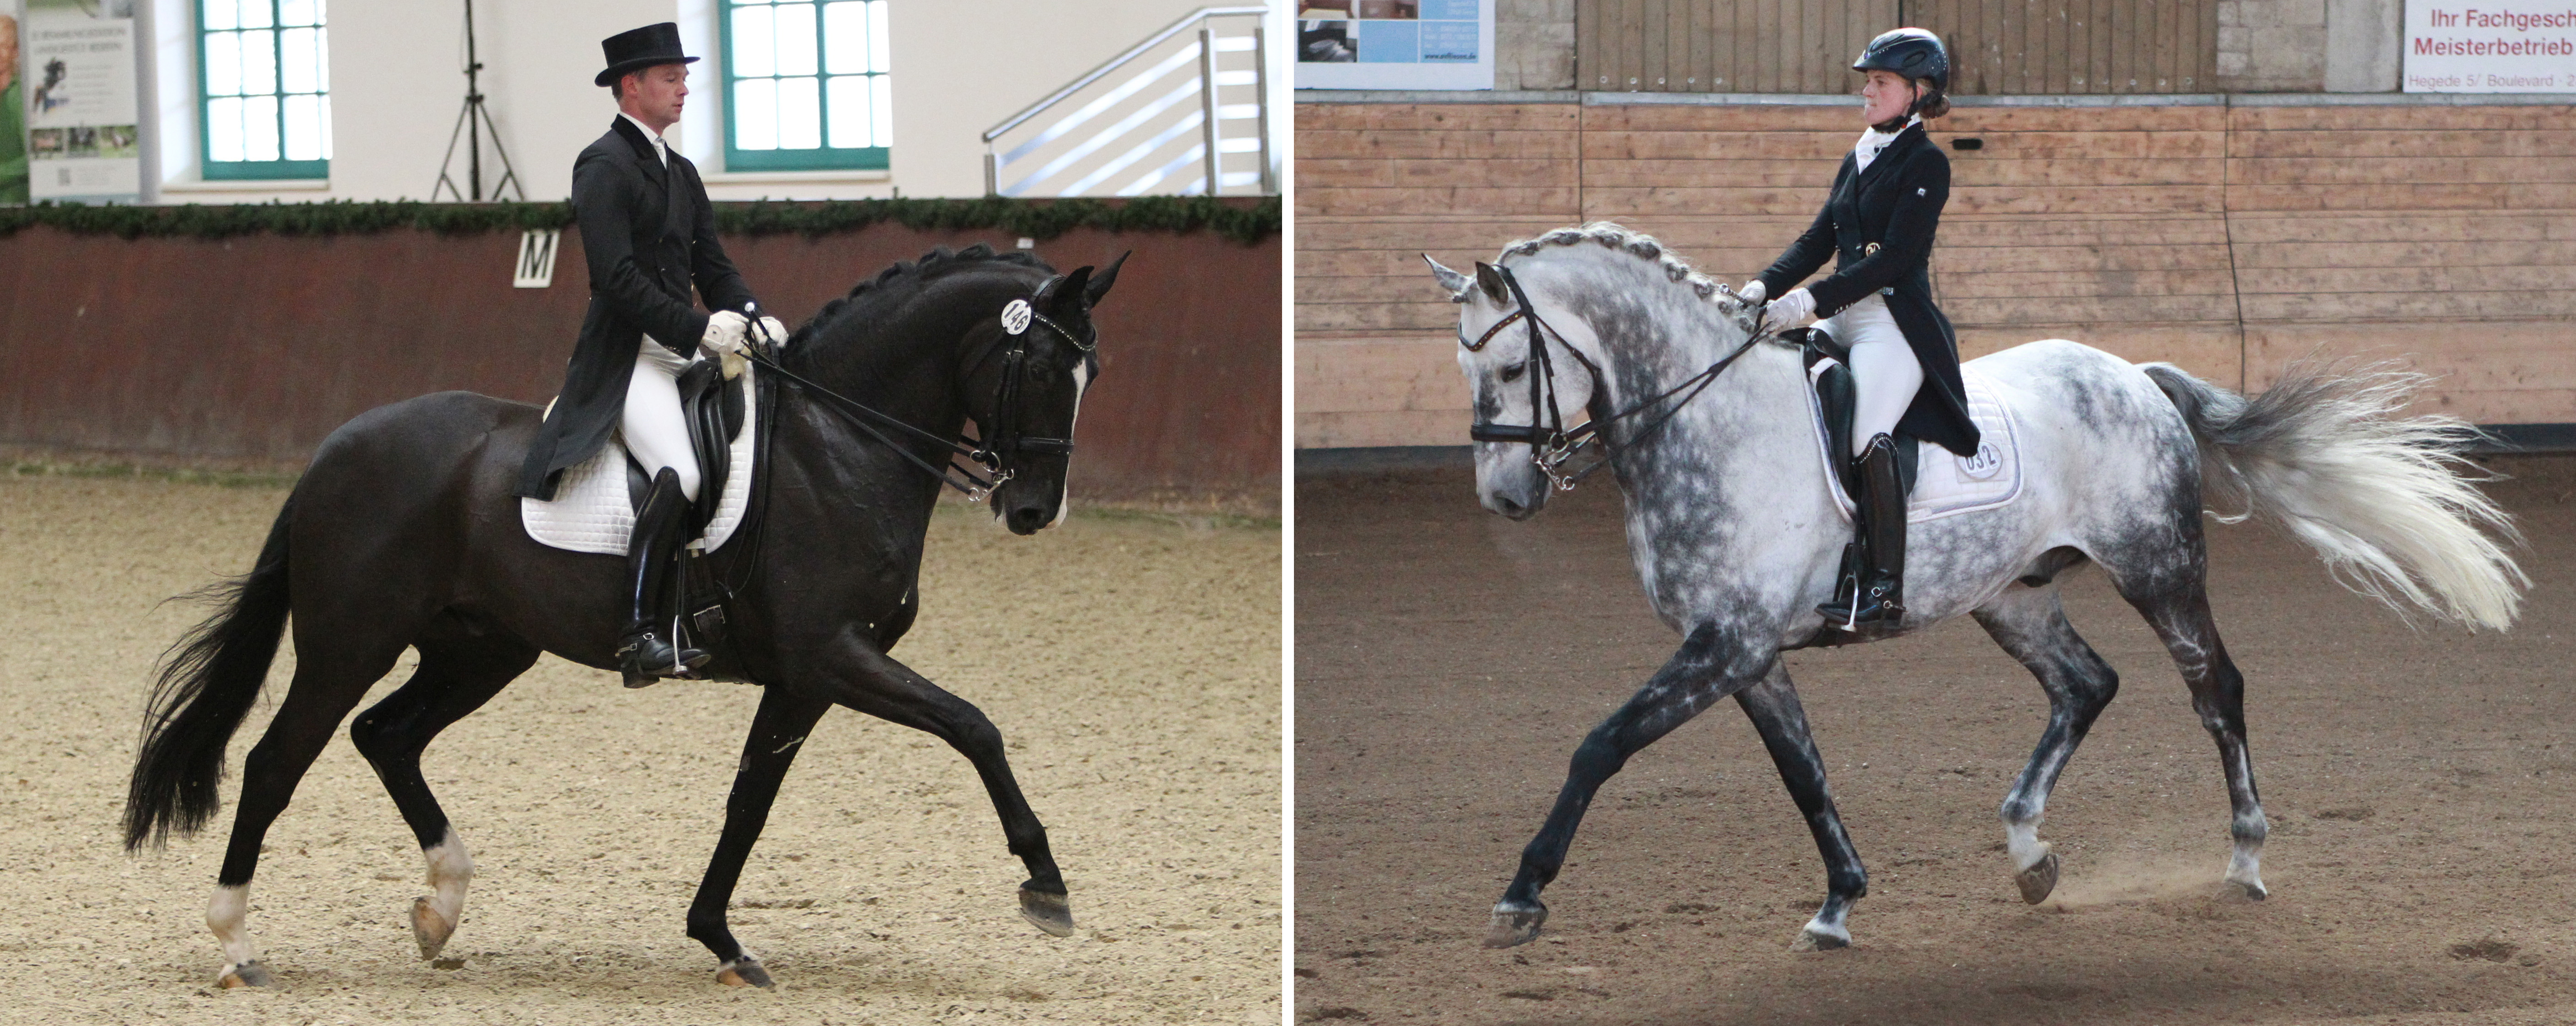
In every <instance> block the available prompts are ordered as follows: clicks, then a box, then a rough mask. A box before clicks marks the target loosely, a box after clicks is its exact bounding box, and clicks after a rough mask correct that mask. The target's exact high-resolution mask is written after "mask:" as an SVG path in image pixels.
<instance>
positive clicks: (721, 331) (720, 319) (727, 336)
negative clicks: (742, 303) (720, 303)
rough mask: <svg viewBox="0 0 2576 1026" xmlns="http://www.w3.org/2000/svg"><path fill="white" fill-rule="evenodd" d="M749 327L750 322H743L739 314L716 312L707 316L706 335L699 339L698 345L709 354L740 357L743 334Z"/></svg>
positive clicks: (728, 311)
mask: <svg viewBox="0 0 2576 1026" xmlns="http://www.w3.org/2000/svg"><path fill="white" fill-rule="evenodd" d="M750 326H751V322H750V321H748V320H745V319H744V318H743V316H742V315H741V314H738V313H735V312H733V311H731V310H718V311H716V312H715V313H713V314H710V315H708V317H707V335H706V337H705V338H702V339H699V340H698V344H699V345H700V346H704V347H705V348H706V350H707V351H708V352H710V353H732V354H735V355H740V354H741V353H742V352H743V344H742V335H743V332H744V331H745V330H747V329H748V328H749V327H750Z"/></svg>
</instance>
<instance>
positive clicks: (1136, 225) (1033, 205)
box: [0, 196, 1280, 245]
mask: <svg viewBox="0 0 2576 1026" xmlns="http://www.w3.org/2000/svg"><path fill="white" fill-rule="evenodd" d="M715 210H716V227H717V230H718V231H721V232H723V233H725V234H728V235H790V234H801V235H805V236H807V237H814V236H822V235H834V234H839V233H842V232H854V231H858V230H860V229H863V228H866V227H868V226H870V225H874V224H881V223H886V222H892V223H894V224H900V225H902V226H904V227H906V228H913V229H920V230H927V231H960V230H972V229H978V228H990V229H999V230H1001V231H1005V232H1009V233H1011V234H1013V235H1025V236H1028V237H1030V238H1034V239H1052V238H1054V237H1056V236H1058V235H1062V234H1064V233H1065V232H1067V231H1071V230H1073V229H1075V228H1098V229H1102V230H1104V231H1112V232H1127V231H1164V232H1190V231H1197V230H1199V229H1207V230H1209V231H1213V232H1215V233H1217V234H1218V235H1221V236H1224V237H1225V238H1228V239H1232V240H1234V241H1236V242H1241V243H1245V244H1247V245H1249V244H1252V243H1257V242H1260V241H1262V240H1263V239H1267V238H1270V237H1271V236H1274V235H1277V234H1279V221H1280V207H1279V198H1278V197H1276V196H1270V197H1264V198H1263V199H1262V200H1261V201H1260V202H1259V203H1257V204H1252V205H1249V206H1239V205H1234V204H1229V203H1227V202H1225V201H1223V200H1217V199H1211V198H1208V197H1205V196H1140V197H1136V198H1134V199H1124V200H1096V199H1056V200H1026V199H1011V198H1006V197H1000V196H986V197H982V198H977V199H905V198H901V197H897V198H895V199H867V200H826V201H821V202H813V203H796V202H774V201H770V200H758V201H753V202H747V203H744V202H726V203H717V204H715ZM39 224H41V225H47V226H50V227H53V228H56V229H59V230H62V231H66V232H70V233H72V234H75V235H114V236H117V237H120V238H125V239H135V238H142V237H145V236H151V237H155V238H168V237H187V238H198V239H221V238H228V237H231V236H235V235H257V234H262V233H266V234H274V235H365V234H372V233H375V232H383V231H390V230H393V229H396V228H409V229H413V230H416V231H427V232H438V233H440V234H443V235H473V234H481V233H484V232H494V231H520V230H526V229H534V228H565V227H569V226H571V224H572V205H571V204H569V203H423V202H420V201H418V200H392V201H375V202H359V201H356V200H337V201H326V202H321V203H274V202H272V203H262V204H256V205H250V204H244V205H229V206H199V205H197V204H193V203H191V204H188V205H185V206H168V207H142V206H123V205H108V206H88V205H85V204H79V203H59V204H58V203H50V202H48V203H41V204H38V205H35V206H30V207H0V237H6V236H9V235H14V234H16V233H17V232H18V231H19V230H20V229H23V228H26V227H28V226H30V225H39Z"/></svg>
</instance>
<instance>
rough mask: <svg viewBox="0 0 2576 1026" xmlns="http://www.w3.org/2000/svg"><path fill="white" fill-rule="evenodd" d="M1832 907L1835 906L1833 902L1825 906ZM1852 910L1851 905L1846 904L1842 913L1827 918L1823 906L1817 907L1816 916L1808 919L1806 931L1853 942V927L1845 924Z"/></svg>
mask: <svg viewBox="0 0 2576 1026" xmlns="http://www.w3.org/2000/svg"><path fill="white" fill-rule="evenodd" d="M1832 907H1833V906H1832V905H1831V904H1827V905H1826V906H1825V908H1832ZM1850 911H1851V909H1850V907H1849V906H1845V907H1844V908H1843V909H1842V914H1840V915H1836V916H1834V917H1833V918H1832V919H1827V918H1825V910H1824V909H1822V908H1820V909H1817V910H1816V915H1815V918H1812V919H1809V920H1807V930H1806V932H1808V933H1811V934H1814V935H1816V936H1819V937H1831V938H1833V939H1835V940H1838V941H1841V942H1843V943H1845V944H1849V943H1851V927H1850V926H1848V925H1845V923H1844V919H1845V917H1846V916H1848V915H1849V914H1850Z"/></svg>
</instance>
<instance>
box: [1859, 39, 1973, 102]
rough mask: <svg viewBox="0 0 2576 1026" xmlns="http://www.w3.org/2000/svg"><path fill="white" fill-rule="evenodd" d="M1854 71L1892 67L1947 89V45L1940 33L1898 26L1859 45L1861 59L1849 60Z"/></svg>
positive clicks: (1948, 67)
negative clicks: (1867, 42)
mask: <svg viewBox="0 0 2576 1026" xmlns="http://www.w3.org/2000/svg"><path fill="white" fill-rule="evenodd" d="M1852 70H1853V71H1870V70H1880V71H1893V72H1895V73H1897V74H1899V75H1903V76H1905V77H1907V78H1918V79H1922V80H1923V81H1926V82H1930V83H1932V88H1934V89H1938V90H1941V91H1943V92H1948V91H1949V90H1950V49H1949V48H1948V47H1945V46H1942V45H1941V37H1939V36H1936V35H1933V34H1932V33H1931V32H1929V31H1926V30H1924V29H1919V28H1901V29H1895V30H1893V31H1888V32H1882V33H1879V36H1878V38H1876V39H1872V40H1870V41H1869V45H1868V46H1867V47H1864V48H1862V49H1861V52H1860V59H1859V60H1856V61H1853V62H1852Z"/></svg>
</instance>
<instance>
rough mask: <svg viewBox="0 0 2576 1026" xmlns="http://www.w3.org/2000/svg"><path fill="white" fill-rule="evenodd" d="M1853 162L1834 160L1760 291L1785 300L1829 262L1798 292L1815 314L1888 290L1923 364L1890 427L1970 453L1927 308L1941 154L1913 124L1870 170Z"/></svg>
mask: <svg viewBox="0 0 2576 1026" xmlns="http://www.w3.org/2000/svg"><path fill="white" fill-rule="evenodd" d="M1858 164H1859V161H1858V160H1856V159H1854V158H1853V157H1852V156H1851V155H1850V154H1844V155H1843V166H1842V170H1840V171H1838V172H1835V174H1834V188H1833V192H1832V193H1831V194H1830V195H1828V196H1827V197H1826V198H1825V209H1824V210H1822V211H1820V212H1818V213H1817V214H1816V223H1815V224H1812V225H1809V226H1808V227H1807V231H1806V234H1803V235H1800V236H1798V241H1796V242H1793V243H1790V244H1789V249H1788V251H1787V252H1785V253H1782V254H1780V259H1779V261H1778V262H1777V263H1774V264H1772V265H1771V269H1770V270H1767V271H1764V272H1762V287H1763V288H1764V289H1766V290H1768V292H1769V294H1770V295H1773V296H1782V295H1787V294H1788V292H1789V290H1791V289H1793V288H1795V287H1797V284H1798V283H1799V282H1801V281H1805V280H1806V278H1807V276H1808V275H1810V274H1814V273H1816V269H1817V268H1819V267H1822V266H1824V264H1825V258H1826V257H1828V256H1830V257H1833V258H1834V273H1833V275H1832V276H1831V277H1828V278H1826V279H1825V280H1823V281H1819V282H1817V283H1815V284H1813V285H1809V286H1807V293H1808V294H1809V295H1812V296H1814V297H1816V316H1818V317H1830V316H1833V315H1834V314H1835V313H1838V312H1840V311H1841V310H1842V309H1843V308H1844V307H1847V306H1850V305H1852V304H1853V303H1857V302H1859V301H1860V300H1861V299H1862V298H1863V297H1866V296H1868V295H1869V294H1870V293H1872V292H1878V291H1881V290H1887V295H1886V296H1885V298H1886V300H1887V312H1888V313H1889V314H1890V315H1891V316H1893V317H1894V318H1895V319H1896V327H1897V330H1899V331H1902V332H1904V333H1905V344H1906V345H1907V346H1909V347H1912V348H1913V350H1914V357H1915V359H1917V360H1920V361H1922V363H1923V387H1922V388H1920V389H1918V390H1916V391H1915V393H1914V404H1913V405H1912V406H1909V407H1906V410H1905V416H1904V417H1903V418H1902V419H1900V420H1898V421H1897V422H1896V427H1897V430H1899V431H1902V432H1904V433H1906V434H1909V435H1913V436H1914V437H1916V438H1920V439H1922V440H1924V441H1927V442H1931V443H1933V444H1935V445H1939V446H1940V447H1942V448H1944V449H1948V450H1950V451H1951V452H1955V453H1958V454H1959V455H1962V456H1968V455H1973V454H1975V453H1976V451H1977V441H1978V439H1977V425H1976V423H1975V422H1974V421H1971V420H1969V419H1968V402H1967V395H1966V393H1967V386H1966V385H1964V384H1962V383H1961V382H1960V380H1959V342H1958V338H1957V336H1955V335H1953V334H1952V333H1951V331H1950V319H1949V318H1947V317H1943V316H1941V310H1940V308H1939V307H1936V306H1933V305H1932V278H1931V270H1930V269H1931V258H1932V233H1933V230H1934V229H1935V228H1937V227H1939V226H1940V223H1941V207H1942V205H1943V204H1945V203H1947V202H1949V199H1950V158H1949V157H1948V156H1947V155H1945V154H1943V153H1942V152H1941V147H1939V146H1936V145H1934V144H1933V142H1932V140H1931V138H1930V137H1928V136H1926V135H1924V134H1923V126H1922V125H1920V124H1915V125H1908V126H1906V128H1905V130H1904V131H1902V132H1899V133H1897V136H1896V140H1895V141H1894V142H1891V143H1888V144H1887V148H1886V149H1884V150H1881V151H1879V154H1878V157H1877V159H1875V160H1872V161H1870V162H1869V170H1867V171H1861V172H1857V173H1855V171H1854V168H1855V167H1856V166H1857V165H1858ZM1840 341H1842V342H1845V343H1848V342H1850V341H1851V340H1850V339H1842V340H1840Z"/></svg>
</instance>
